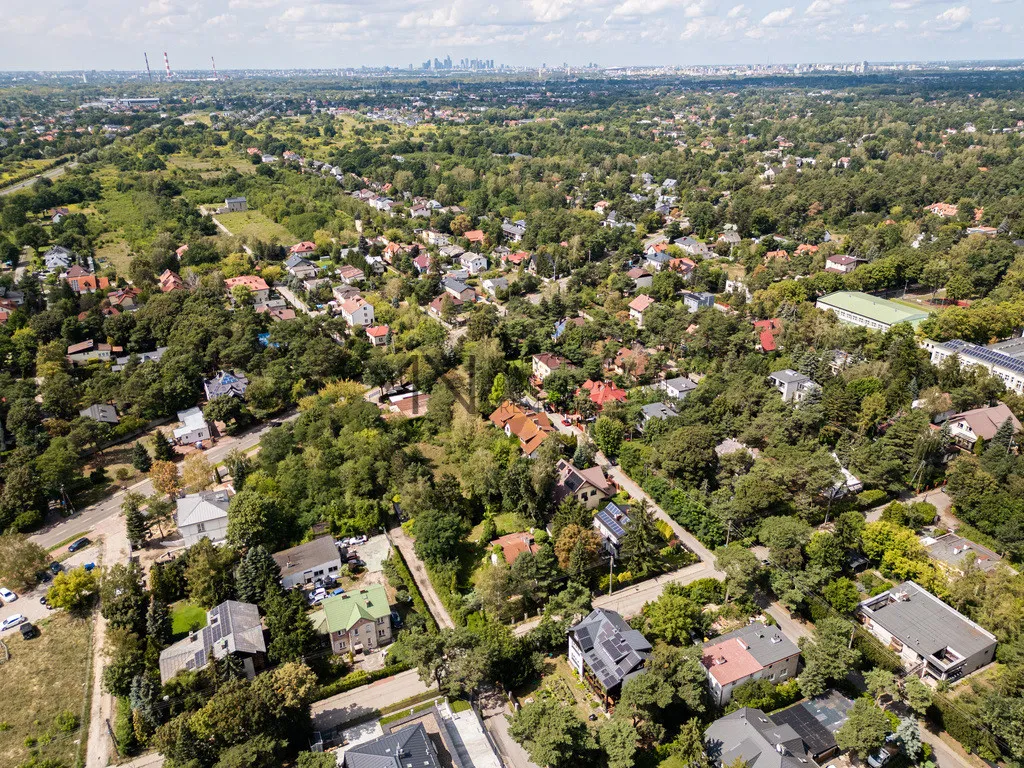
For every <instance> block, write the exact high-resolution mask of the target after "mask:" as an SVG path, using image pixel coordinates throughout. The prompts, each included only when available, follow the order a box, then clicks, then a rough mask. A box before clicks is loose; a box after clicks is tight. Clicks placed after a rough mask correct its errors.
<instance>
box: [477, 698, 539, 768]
mask: <svg viewBox="0 0 1024 768" xmlns="http://www.w3.org/2000/svg"><path fill="white" fill-rule="evenodd" d="M480 712H481V714H482V715H483V717H482V719H483V722H484V728H486V729H487V732H488V733H489V734H490V735H491V738H492V739H494V743H495V745H497V747H498V752H499V754H500V755H501V761H502V762H503V763H504V764H505V766H506V768H537V765H536V763H533V762H531V761H530V756H529V755H528V754H527V753H526V750H525V749H523V748H522V747H521V746H520V745H519V744H518V742H516V740H515V739H513V738H512V737H511V736H509V733H508V717H509V716H510V715H511V714H512V710H511V708H510V707H509V704H508V700H507V699H506V698H505V697H504V696H502V695H501V694H500V693H498V692H496V691H493V692H490V693H486V694H484V695H483V696H481V697H480Z"/></svg>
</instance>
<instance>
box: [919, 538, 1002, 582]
mask: <svg viewBox="0 0 1024 768" xmlns="http://www.w3.org/2000/svg"><path fill="white" fill-rule="evenodd" d="M921 544H922V545H924V551H925V552H927V553H928V557H930V558H932V560H937V561H938V562H939V565H940V567H941V568H942V569H943V570H945V571H951V572H953V573H963V572H964V569H966V568H967V564H968V563H969V562H973V563H974V567H975V568H977V569H978V570H980V571H985V572H986V573H987V572H988V571H993V570H995V569H996V568H997V567H998V566H999V563H1001V562H1002V561H1003V558H1001V557H1000V556H999V555H998V554H996V553H995V552H993V551H992V550H991V549H989V548H988V547H983V546H982V545H981V544H975V543H974V542H973V541H971V540H970V539H965V538H964V537H963V536H959V535H957V534H955V533H946V534H943V535H942V536H939V537H938V538H933V537H931V536H925V537H923V538H922V539H921Z"/></svg>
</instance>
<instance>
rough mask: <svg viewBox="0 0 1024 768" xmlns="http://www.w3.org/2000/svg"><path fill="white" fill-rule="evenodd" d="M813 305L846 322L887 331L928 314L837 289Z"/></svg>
mask: <svg viewBox="0 0 1024 768" xmlns="http://www.w3.org/2000/svg"><path fill="white" fill-rule="evenodd" d="M815 306H816V307H817V308H818V309H822V310H825V311H826V312H832V313H833V314H834V315H835V316H836V317H838V318H839V320H840V322H843V323H846V324H847V325H860V326H863V327H865V328H871V329H873V330H876V331H888V330H889V329H890V328H892V326H894V325H896V324H897V323H910V324H911V325H917V324H918V323H920V322H921V321H922V320H925V319H926V318H927V317H928V313H927V312H923V311H920V310H915V309H911V308H910V307H908V306H905V305H903V304H897V303H896V302H894V301H889V300H888V299H880V298H878V297H877V296H872V295H871V294H868V293H862V292H861V291H836V292H835V293H830V294H828V295H827V296H822V297H821V298H820V299H818V301H817V303H816V304H815Z"/></svg>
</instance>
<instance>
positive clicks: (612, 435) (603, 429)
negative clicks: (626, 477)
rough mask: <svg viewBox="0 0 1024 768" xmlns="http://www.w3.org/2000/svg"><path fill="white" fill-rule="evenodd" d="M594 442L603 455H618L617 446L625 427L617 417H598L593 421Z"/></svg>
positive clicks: (620, 444) (619, 444)
mask: <svg viewBox="0 0 1024 768" xmlns="http://www.w3.org/2000/svg"><path fill="white" fill-rule="evenodd" d="M593 429H594V442H596V443H597V447H598V448H600V449H601V452H602V453H603V454H604V455H605V456H609V457H614V456H618V454H619V448H620V447H622V440H623V438H624V437H625V434H626V428H625V427H624V426H623V425H622V422H621V421H619V420H618V419H612V418H609V417H607V416H600V417H598V419H597V421H596V422H594V427H593Z"/></svg>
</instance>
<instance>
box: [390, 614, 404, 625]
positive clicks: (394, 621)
mask: <svg viewBox="0 0 1024 768" xmlns="http://www.w3.org/2000/svg"><path fill="white" fill-rule="evenodd" d="M403 623H404V622H403V621H402V614H400V613H399V612H398V611H392V612H391V626H393V627H394V628H395V629H401V628H402V624H403Z"/></svg>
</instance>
